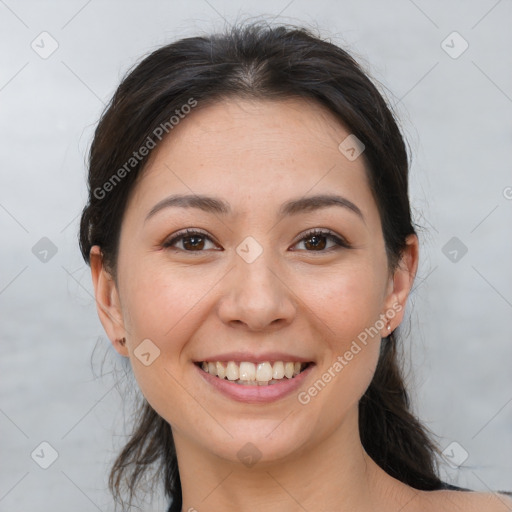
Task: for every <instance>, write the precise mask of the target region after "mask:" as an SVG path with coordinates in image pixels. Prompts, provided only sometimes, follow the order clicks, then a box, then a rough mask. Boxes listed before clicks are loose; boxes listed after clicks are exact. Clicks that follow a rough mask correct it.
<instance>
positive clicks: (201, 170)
mask: <svg viewBox="0 0 512 512" xmlns="http://www.w3.org/2000/svg"><path fill="white" fill-rule="evenodd" d="M349 133H350V132H349V131H347V130H346V128H345V127H343V126H342V125H341V124H340V123H339V122H338V121H337V120H336V119H335V118H334V117H333V116H332V114H330V112H329V111H327V110H325V109H324V108H323V107H321V106H319V105H317V104H315V103H312V102H306V101H304V100H295V99H289V100H285V101H250V100H235V99H231V100H224V101H223V102H221V103H216V104H213V105H210V106H205V107H203V108H201V107H197V109H195V110H194V112H193V113H192V114H190V115H189V116H188V117H187V118H185V119H184V120H182V121H181V122H180V124H179V125H177V126H176V127H175V128H174V129H173V131H172V133H171V135H172V136H171V137H168V138H167V139H165V140H164V141H163V142H162V144H161V145H160V146H159V147H158V148H157V149H156V150H154V151H153V153H152V155H151V158H150V160H149V162H148V164H147V166H146V168H145V170H144V172H143V174H142V176H141V177H140V179H139V181H138V183H137V185H136V187H135V189H134V191H133V193H132V195H131V196H130V198H129V201H128V204H127V208H126V211H125V214H124V217H123V222H122V228H121V236H120V246H119V256H118V261H117V273H116V276H112V275H110V273H109V272H108V271H107V270H106V269H105V267H104V266H103V262H102V257H101V251H100V248H99V247H98V246H95V247H93V248H92V250H91V271H92V277H93V282H94V287H95V292H96V300H97V304H98V313H99V316H100V319H101V321H102V323H103V326H104V328H105V330H106V332H107V334H108V336H109V338H110V340H111V341H112V343H113V344H114V347H115V348H116V350H117V351H118V352H119V353H120V354H121V355H123V356H125V357H129V358H130V361H131V364H132V368H133V372H134V375H135V378H136V380H137V382H138V384H139V386H140V388H141V390H142V392H143V394H144V395H145V397H146V399H147V400H148V401H149V403H150V404H151V405H152V407H153V408H154V409H155V410H156V411H157V412H158V413H159V414H160V415H161V416H162V417H163V418H165V419H166V420H167V421H168V422H169V423H170V424H171V426H172V431H173V435H174V439H175V444H176V449H177V455H178V463H179V470H180V476H181V483H182V490H183V510H184V511H186V510H189V509H190V508H193V509H195V510H198V511H200V510H208V511H210V512H215V511H225V510H228V509H229V510H232V509H235V510H259V511H260V512H266V511H270V510H272V511H274V510H280V511H282V512H292V511H293V512H295V511H299V510H308V511H312V510H315V511H332V510H336V511H341V512H345V511H354V510H358V511H361V512H364V511H370V510H380V511H384V512H386V511H390V512H391V511H394V512H396V511H398V510H401V511H404V512H411V511H420V510H422V511H424V510H433V511H434V510H435V511H436V512H439V511H442V510H454V509H455V510H457V509H458V507H461V508H460V510H466V511H467V510H472V508H471V507H473V505H475V506H477V507H481V505H482V502H479V503H477V500H479V499H480V500H481V499H486V500H487V501H486V502H485V506H486V508H485V510H508V509H507V508H503V505H500V504H501V501H500V500H498V501H499V503H496V504H495V505H493V504H492V503H491V501H489V500H492V499H493V497H492V496H489V495H482V494H476V493H472V494H471V496H470V497H468V496H467V493H457V492H450V491H440V492H430V493H427V492H420V491H417V490H414V489H412V488H410V487H408V486H406V485H405V484H403V483H401V482H399V481H398V480H395V479H394V478H392V477H391V476H389V475H387V474H386V473H385V472H384V471H383V470H381V469H380V468H379V467H378V466H377V465H376V464H375V463H374V462H373V461H372V459H371V458H370V457H369V456H368V455H367V454H366V452H365V450H364V448H363V446H362V444H361V441H360V438H359V432H358V410H357V405H358V401H359V399H360V397H361V396H362V395H363V393H364V391H365V390H366V388H367V387H368V385H369V384H370V382H371V379H372V377H373V374H374V371H375V367H376V364H377V360H378V351H379V344H380V339H381V337H385V336H387V333H388V330H387V326H386V325H385V324H384V326H383V327H382V328H381V329H379V332H378V333H377V335H375V336H374V337H373V338H370V339H369V341H368V343H367V345H366V346H364V347H363V349H362V350H361V351H360V352H359V353H358V354H357V356H355V357H354V358H353V359H352V360H351V361H350V362H349V364H347V365H346V366H345V367H344V368H343V370H342V371H341V372H339V373H338V374H337V375H336V377H335V378H334V379H332V380H331V382H329V384H328V385H327V386H326V387H325V388H324V389H323V390H322V391H321V392H320V393H318V395H316V396H315V397H314V398H312V399H311V401H310V402H309V403H308V404H306V405H303V404H301V403H299V401H298V400H297V393H292V394H291V395H289V396H287V397H285V398H282V399H280V400H278V401H276V402H273V403H266V404H247V403H240V402H236V401H233V400H232V399H230V398H227V397H225V396H224V395H222V394H220V393H219V392H218V391H216V390H214V389H213V388H212V387H211V386H210V385H208V384H207V383H205V382H203V379H201V378H199V377H198V374H197V369H196V368H195V366H194V361H198V360H204V358H205V357H206V356H208V355H213V354H220V353H222V352H227V351H233V350H246V351H252V352H254V353H262V352H266V351H273V350H274V351H275V350H279V351H283V352H288V353H293V354H298V355H300V356H302V357H305V358H307V359H308V360H311V361H314V362H315V365H316V366H315V367H314V368H313V371H312V372H311V374H310V376H309V377H308V379H307V382H306V383H305V384H304V385H303V386H302V387H301V389H300V390H299V391H301V390H305V389H307V388H308V387H309V386H311V384H312V383H313V382H315V381H316V380H317V379H318V378H319V377H320V376H321V375H322V373H323V372H324V371H326V370H327V369H328V368H329V367H332V365H333V363H334V362H335V361H336V359H337V357H338V356H339V355H343V354H344V353H345V352H346V351H347V350H348V349H349V347H350V345H351V343H352V341H353V340H355V339H356V338H357V336H358V335H359V334H360V333H361V332H363V331H364V329H365V328H367V327H370V326H372V325H375V324H376V321H377V320H378V319H379V318H382V317H381V315H385V314H386V312H389V311H390V310H391V309H394V313H395V314H394V315H393V318H391V319H390V327H391V329H392V330H393V329H395V328H396V327H397V326H398V325H399V324H400V322H401V321H402V318H403V313H404V307H405V304H406V301H407V297H408V294H409V292H410V290H411V287H412V284H413V280H414V276H415V274H416V269H417V264H418V240H417V238H416V236H414V235H413V236H410V237H409V238H408V239H407V247H406V250H405V251H404V253H403V256H402V259H401V261H400V264H399V266H398V268H396V269H395V270H394V271H393V272H391V271H390V269H389V266H388V261H387V258H386V252H385V245H384V240H383V235H382V229H381V223H380V217H379V213H378V210H377V206H376V203H375V200H374V198H373V196H372V194H371V191H370V188H369V186H368V180H367V175H366V170H365V161H364V154H363V156H360V157H359V158H357V159H356V160H354V161H349V160H348V159H347V158H346V157H345V156H344V155H343V154H342V153H341V152H340V151H339V150H338V145H339V143H340V142H341V141H342V140H344V139H345V138H346V137H347V136H348V135H349ZM191 193H192V194H207V195H211V196H215V197H217V198H220V199H223V200H225V201H227V202H229V204H230V206H231V209H232V211H233V213H232V214H230V215H221V214H213V213H207V212H204V211H201V210H199V209H193V208H187V209H185V208H178V207H172V208H165V209H162V210H160V211H159V212H158V213H156V214H155V215H153V216H152V217H151V218H149V219H148V220H145V219H146V217H147V215H148V213H149V212H150V211H151V209H152V208H153V207H154V206H155V205H156V204H157V203H158V202H159V201H161V200H162V199H164V198H166V197H168V196H170V195H172V194H191ZM320 193H336V194H339V195H341V196H343V197H345V198H347V199H349V200H350V201H352V202H353V203H354V204H355V205H357V206H358V207H359V209H360V210H361V212H362V215H363V216H364V219H361V218H360V217H359V216H358V215H356V214H355V213H354V212H352V211H351V210H349V209H348V208H340V207H335V206H334V207H328V208H323V209H318V210H314V211H307V212H301V213H299V214H296V215H292V216H288V217H284V218H279V217H278V215H277V211H278V208H279V206H280V205H281V204H282V203H284V202H286V201H288V200H290V199H298V198H301V197H303V196H311V195H314V194H320ZM185 228H195V229H200V230H202V231H205V232H206V233H207V236H208V237H210V239H208V238H206V239H204V238H203V239H201V241H204V244H203V245H200V247H201V248H200V249H199V250H197V249H196V250H195V251H194V248H193V247H192V249H190V247H191V244H190V239H187V240H188V242H189V243H188V244H186V243H185V244H184V240H183V239H182V240H181V241H177V242H176V244H175V246H174V248H173V247H170V248H169V247H167V248H165V247H163V245H164V243H165V242H166V241H168V240H170V239H171V238H172V236H171V235H173V234H174V233H176V232H178V231H179V230H182V229H185ZM311 228H322V229H330V230H332V231H333V232H335V233H336V234H337V235H339V236H342V237H344V238H345V239H347V240H348V241H349V242H350V244H351V247H350V248H344V247H338V248H336V246H335V245H334V244H333V242H332V241H330V240H329V239H322V242H325V243H327V244H328V245H327V246H326V248H325V249H322V248H321V249H320V250H318V249H315V247H313V248H312V245H314V244H312V243H311V242H312V240H311V237H308V238H306V239H304V238H303V237H304V232H305V231H306V230H308V229H311ZM247 236H251V237H253V238H254V239H255V240H256V241H257V242H258V244H259V245H260V247H261V249H262V250H263V252H262V254H261V255H260V256H259V257H258V258H257V259H256V260H255V261H253V262H252V263H248V262H246V261H245V260H244V259H242V258H241V257H240V256H239V255H238V254H237V252H236V248H237V246H238V245H239V244H240V243H241V242H242V241H243V240H244V239H245V238H246V237H247ZM322 247H323V246H322ZM329 247H335V249H331V250H330V249H329ZM186 248H188V252H187V251H186ZM215 249H218V250H215ZM201 251H202V252H201ZM397 305H399V306H401V310H400V311H398V312H397V311H396V309H397ZM121 338H126V344H125V345H123V344H121V343H120V342H119V340H120V339H121ZM145 339H150V340H151V341H152V343H154V344H155V345H156V346H157V347H158V348H159V350H160V355H159V356H158V357H157V358H156V359H155V360H154V361H153V362H152V363H151V364H150V365H149V366H145V365H144V364H141V362H140V361H139V359H138V358H137V357H136V356H135V354H134V351H135V349H136V348H137V346H138V345H139V344H140V343H141V341H142V340H145ZM248 442H250V443H252V444H254V445H255V446H256V447H257V449H258V450H259V452H260V453H261V459H260V460H259V461H258V462H257V463H256V464H255V465H253V466H252V467H247V466H245V465H244V464H243V463H242V462H241V461H240V460H239V458H238V456H237V452H238V451H239V450H240V449H241V448H242V447H244V446H245V445H246V443H248ZM313 468H314V469H313ZM313 470H314V478H312V476H311V475H312V471H313ZM461 494H464V495H465V496H461ZM461 500H462V501H461ZM464 500H465V501H464ZM468 500H469V501H468ZM504 500H505V498H504V499H503V501H504ZM493 507H494V508H493ZM498 507H501V508H498ZM477 509H479V510H483V509H482V508H475V510H477Z"/></svg>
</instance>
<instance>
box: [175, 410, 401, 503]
mask: <svg viewBox="0 0 512 512" xmlns="http://www.w3.org/2000/svg"><path fill="white" fill-rule="evenodd" d="M173 434H174V439H175V444H176V451H177V455H178V465H179V471H180V479H181V486H182V494H183V508H182V510H183V511H189V510H192V511H193V510H198V511H200V510H208V511H209V512H221V511H222V512H223V511H225V510H240V511H245V510H258V511H259V512H270V511H275V510H279V511H281V512H299V511H301V512H303V511H310V510H336V511H338V512H349V511H350V512H353V511H358V512H359V511H361V512H365V511H370V510H375V509H376V508H375V507H376V505H377V509H378V510H382V511H383V510H385V509H387V506H388V505H391V506H393V503H394V504H395V505H397V504H400V503H402V504H403V503H405V502H406V501H407V499H408V496H407V494H408V488H407V486H405V484H402V483H401V482H398V481H397V480H395V479H394V478H392V477H390V476H389V475H387V474H386V473H385V472H384V471H383V470H382V469H381V468H379V467H378V466H377V464H375V462H374V461H373V460H372V459H371V458H370V457H369V456H368V454H367V453H366V452H365V450H364V448H363V446H362V444H361V441H360V437H359V429H358V417H357V410H356V411H354V412H353V414H351V415H350V416H349V417H348V418H346V419H345V421H344V422H343V423H342V425H341V426H340V427H339V428H338V429H337V430H336V431H334V432H332V433H330V434H328V433H324V436H323V439H322V440H321V441H319V442H317V443H316V444H315V445H308V446H306V445H305V446H303V447H301V449H299V450H296V452H294V453H293V454H290V455H288V456H285V457H282V458H279V459H278V460H272V461H266V460H265V459H264V457H262V459H261V461H259V462H257V463H256V464H254V465H253V466H251V467H246V466H244V465H243V464H241V463H240V462H239V461H237V462H233V461H229V460H226V459H224V458H221V457H219V456H217V455H215V454H213V453H212V452H207V451H205V450H204V447H198V446H197V445H195V444H193V443H191V442H190V441H189V440H188V439H187V438H186V437H184V436H182V435H181V433H179V432H174V431H173ZM409 494H410V493H409ZM384 504H385V505H386V506H384ZM398 508H399V507H398ZM390 509H391V508H390Z"/></svg>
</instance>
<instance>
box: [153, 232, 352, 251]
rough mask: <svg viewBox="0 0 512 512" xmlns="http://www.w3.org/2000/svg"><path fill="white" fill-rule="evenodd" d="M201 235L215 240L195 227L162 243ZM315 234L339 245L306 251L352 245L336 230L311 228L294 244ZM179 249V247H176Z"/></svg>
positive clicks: (165, 245)
mask: <svg viewBox="0 0 512 512" xmlns="http://www.w3.org/2000/svg"><path fill="white" fill-rule="evenodd" d="M197 235H199V236H201V237H203V238H205V239H208V240H210V241H211V242H213V240H212V238H211V237H209V236H208V235H207V234H206V233H205V232H204V231H199V230H195V229H186V230H184V231H180V232H178V233H176V235H175V236H173V238H171V239H170V240H168V241H166V242H164V243H163V244H162V247H163V248H165V249H172V248H173V245H174V244H175V243H176V242H178V241H180V240H182V239H185V238H189V237H192V236H197ZM313 236H320V237H325V238H327V239H329V240H331V241H333V242H334V243H335V244H336V246H337V247H330V248H328V249H324V250H320V251H308V250H306V252H310V253H315V252H319V253H327V252H331V250H339V249H342V248H343V249H350V248H351V246H350V244H349V243H348V242H347V241H346V240H345V239H344V238H342V237H340V236H338V235H336V234H335V233H334V232H332V231H330V230H325V229H317V228H315V229H311V230H310V231H307V232H306V233H304V234H303V235H302V238H301V239H300V240H298V241H297V242H296V243H295V244H294V245H297V244H298V243H300V242H303V241H304V240H307V239H308V238H312V237H313ZM175 249H177V248H175ZM177 250H179V251H182V252H187V253H201V252H205V251H204V250H200V251H188V250H186V249H177Z"/></svg>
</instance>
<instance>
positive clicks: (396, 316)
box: [382, 235, 419, 337]
mask: <svg viewBox="0 0 512 512" xmlns="http://www.w3.org/2000/svg"><path fill="white" fill-rule="evenodd" d="M418 260H419V242H418V237H417V236H416V235H409V236H408V237H407V238H406V246H405V248H404V250H403V252H402V255H401V257H400V261H399V262H398V265H397V267H396V269H395V271H394V273H393V275H391V276H390V278H389V283H388V288H387V295H386V298H385V302H384V306H385V308H386V309H385V311H384V312H383V315H385V316H387V319H388V320H387V322H389V323H386V326H385V327H384V329H383V330H382V331H383V333H382V337H386V336H389V334H390V333H391V332H393V331H394V330H395V329H396V328H397V327H398V326H399V325H400V323H401V322H402V320H403V317H404V313H405V305H406V303H407V298H408V297H409V293H410V291H411V288H412V285H413V283H414V278H415V276H416V271H417V270H418ZM386 312H387V313H388V314H387V315H386ZM387 325H389V326H390V327H391V329H389V330H388V328H387Z"/></svg>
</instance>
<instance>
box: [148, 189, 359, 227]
mask: <svg viewBox="0 0 512 512" xmlns="http://www.w3.org/2000/svg"><path fill="white" fill-rule="evenodd" d="M331 206H338V207H341V208H346V209H348V210H349V211H352V212H353V213H355V214H356V215H357V216H358V217H360V218H361V220H362V221H363V222H364V221H365V219H364V215H363V213H362V212H361V210H360V209H359V207H358V206H357V205H355V204H354V203H353V202H352V201H350V200H349V199H347V198H346V197H342V196H339V195H333V194H320V195H316V196H309V197H301V198H300V199H292V200H290V201H287V202H285V203H283V204H282V205H281V208H280V209H279V212H278V214H279V216H280V217H284V216H287V215H297V214H299V213H303V212H310V211H314V210H319V209H322V208H329V207H331ZM172 207H178V208H197V209H199V210H202V211H204V212H207V213H214V214H219V215H230V214H231V213H232V210H231V206H230V205H229V203H227V202H226V201H223V200H222V199H218V198H216V197H211V196H205V195H197V194H193V195H192V194H190V195H172V196H169V197H166V198H165V199H162V200H161V201H159V202H158V203H157V204H156V205H155V206H153V208H151V210H150V212H149V213H148V215H147V216H146V219H145V221H144V222H146V221H147V220H149V219H150V218H151V217H153V216H154V215H155V214H156V213H157V212H159V211H161V210H163V209H165V208H172Z"/></svg>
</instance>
